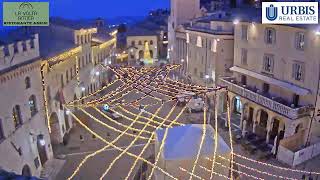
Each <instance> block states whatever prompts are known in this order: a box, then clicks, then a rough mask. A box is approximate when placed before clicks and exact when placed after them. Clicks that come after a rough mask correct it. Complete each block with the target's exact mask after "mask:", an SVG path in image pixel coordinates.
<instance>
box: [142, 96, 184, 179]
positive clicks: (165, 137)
mask: <svg viewBox="0 0 320 180" xmlns="http://www.w3.org/2000/svg"><path fill="white" fill-rule="evenodd" d="M189 101H190V99H189V100H188V102H189ZM186 108H187V106H184V107H183V108H182V109H181V111H180V113H179V114H178V115H177V116H176V118H175V119H174V120H173V121H171V122H170V124H169V127H172V126H173V125H174V123H176V121H177V120H178V119H179V117H180V116H181V115H182V113H183V112H184V111H185V109H186ZM169 127H167V128H166V130H165V132H164V135H163V138H162V141H161V144H160V147H159V151H158V153H157V155H156V156H155V157H156V158H155V163H154V164H155V165H157V164H158V161H159V159H160V155H161V151H162V150H163V148H164V145H165V140H166V139H167V135H168V130H169ZM154 170H155V168H154V167H153V168H152V169H151V172H150V175H149V177H148V180H151V178H152V175H153V172H154Z"/></svg>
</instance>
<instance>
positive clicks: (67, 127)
mask: <svg viewBox="0 0 320 180" xmlns="http://www.w3.org/2000/svg"><path fill="white" fill-rule="evenodd" d="M64 123H65V124H66V131H68V130H69V129H70V124H69V116H68V114H67V112H66V110H65V111H64Z"/></svg>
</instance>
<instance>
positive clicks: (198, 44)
mask: <svg viewBox="0 0 320 180" xmlns="http://www.w3.org/2000/svg"><path fill="white" fill-rule="evenodd" d="M197 46H198V47H202V39H201V37H200V36H198V37H197Z"/></svg>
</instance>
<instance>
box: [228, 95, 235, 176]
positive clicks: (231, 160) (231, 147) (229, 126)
mask: <svg viewBox="0 0 320 180" xmlns="http://www.w3.org/2000/svg"><path fill="white" fill-rule="evenodd" d="M226 92H227V93H226V94H227V118H228V131H229V141H230V149H231V157H230V162H231V163H230V167H231V169H230V179H233V163H232V162H233V161H234V160H233V159H234V158H233V154H234V151H233V144H232V134H231V114H230V98H229V91H228V90H226Z"/></svg>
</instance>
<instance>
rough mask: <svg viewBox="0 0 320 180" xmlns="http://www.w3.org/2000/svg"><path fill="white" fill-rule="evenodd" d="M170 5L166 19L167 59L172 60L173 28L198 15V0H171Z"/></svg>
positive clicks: (173, 48)
mask: <svg viewBox="0 0 320 180" xmlns="http://www.w3.org/2000/svg"><path fill="white" fill-rule="evenodd" d="M170 6H171V7H170V16H169V20H168V40H169V43H168V55H169V61H170V62H174V58H175V53H174V51H175V47H174V46H175V38H176V37H175V30H176V28H177V27H178V26H179V25H181V24H183V23H186V22H188V21H190V20H191V19H194V18H197V17H199V16H200V14H201V12H200V0H171V1H170Z"/></svg>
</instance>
